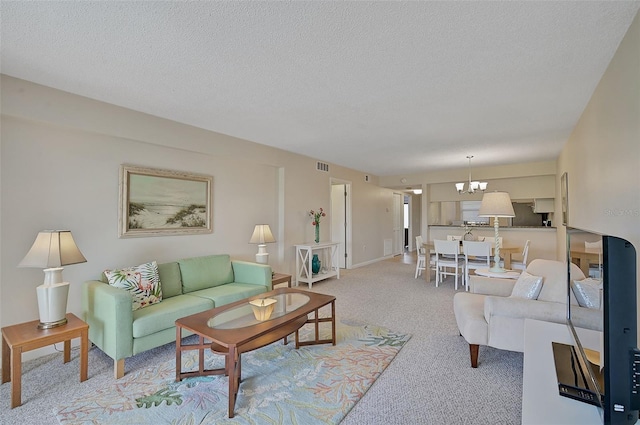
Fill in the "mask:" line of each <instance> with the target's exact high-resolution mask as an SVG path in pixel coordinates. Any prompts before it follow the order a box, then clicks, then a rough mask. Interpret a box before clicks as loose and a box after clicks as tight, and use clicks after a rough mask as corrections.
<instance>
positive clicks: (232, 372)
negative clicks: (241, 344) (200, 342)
mask: <svg viewBox="0 0 640 425" xmlns="http://www.w3.org/2000/svg"><path fill="white" fill-rule="evenodd" d="M237 356H238V354H237V352H236V347H235V346H233V345H230V346H229V354H228V357H229V359H228V360H229V367H228V369H229V370H228V373H229V418H233V413H234V410H235V407H236V396H237V395H238V379H237V371H236V368H237V366H238V358H237Z"/></svg>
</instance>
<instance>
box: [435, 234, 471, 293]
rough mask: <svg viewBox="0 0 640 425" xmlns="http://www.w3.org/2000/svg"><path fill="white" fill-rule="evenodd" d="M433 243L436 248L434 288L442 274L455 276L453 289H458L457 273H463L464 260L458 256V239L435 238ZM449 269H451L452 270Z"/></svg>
mask: <svg viewBox="0 0 640 425" xmlns="http://www.w3.org/2000/svg"><path fill="white" fill-rule="evenodd" d="M433 243H434V246H435V250H436V288H437V287H438V285H439V284H440V279H442V277H443V276H455V289H456V290H458V275H461V274H462V273H464V260H463V259H462V257H461V256H460V241H443V240H437V239H436V240H434V241H433ZM449 269H453V271H450V270H449ZM463 278H464V277H463Z"/></svg>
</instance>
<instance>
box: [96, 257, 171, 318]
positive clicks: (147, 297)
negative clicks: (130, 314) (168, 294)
mask: <svg viewBox="0 0 640 425" xmlns="http://www.w3.org/2000/svg"><path fill="white" fill-rule="evenodd" d="M104 274H105V276H106V277H107V280H108V281H109V285H111V286H115V287H116V288H120V289H125V290H127V291H129V293H131V296H132V297H133V310H134V311H135V310H138V309H141V308H144V307H147V306H150V305H152V304H157V303H159V302H160V301H162V287H161V286H160V276H159V274H158V264H157V263H156V262H155V261H152V262H150V263H145V264H141V265H139V266H135V267H127V268H124V269H120V270H105V271H104Z"/></svg>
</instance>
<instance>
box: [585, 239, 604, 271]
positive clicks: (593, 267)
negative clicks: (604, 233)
mask: <svg viewBox="0 0 640 425" xmlns="http://www.w3.org/2000/svg"><path fill="white" fill-rule="evenodd" d="M584 248H585V249H589V250H592V251H596V250H597V251H598V264H595V263H591V262H589V277H591V278H593V279H601V278H602V239H600V240H599V241H597V242H586V241H585V243H584Z"/></svg>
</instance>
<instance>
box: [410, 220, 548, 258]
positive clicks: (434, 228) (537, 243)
mask: <svg viewBox="0 0 640 425" xmlns="http://www.w3.org/2000/svg"><path fill="white" fill-rule="evenodd" d="M469 229H470V230H471V234H472V235H473V236H475V237H478V236H481V237H482V236H484V237H486V236H494V234H495V233H494V232H495V230H494V228H493V226H469ZM464 233H465V229H464V227H461V226H454V225H431V226H429V228H428V230H427V234H426V237H425V235H423V239H424V240H425V241H427V242H431V241H433V240H434V239H447V235H456V236H462V235H464ZM500 236H502V241H503V244H504V246H522V247H524V244H525V242H526V241H531V242H530V243H531V245H530V246H529V258H528V259H527V260H528V261H527V262H529V261H531V260H533V259H534V258H545V259H548V260H556V259H557V246H558V243H557V240H556V238H557V230H556V228H555V227H546V226H511V227H502V226H500Z"/></svg>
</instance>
